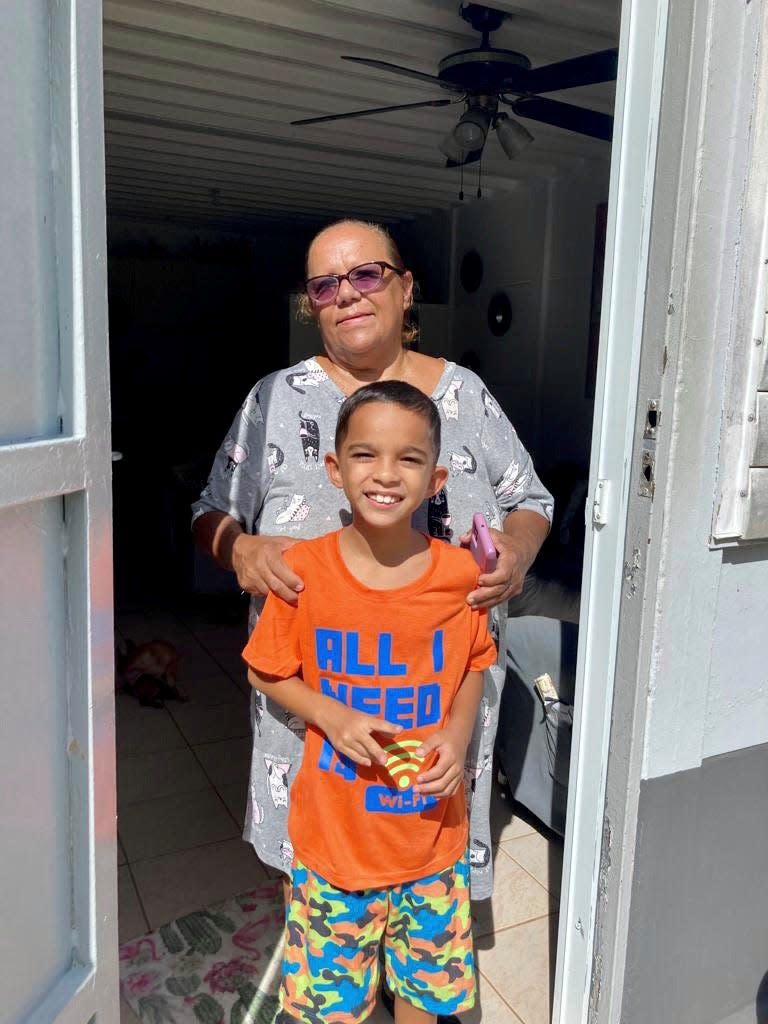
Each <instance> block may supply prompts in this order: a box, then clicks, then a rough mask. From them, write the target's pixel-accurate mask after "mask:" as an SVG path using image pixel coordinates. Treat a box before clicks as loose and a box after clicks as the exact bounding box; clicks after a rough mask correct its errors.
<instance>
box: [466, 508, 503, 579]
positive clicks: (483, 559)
mask: <svg viewBox="0 0 768 1024" xmlns="http://www.w3.org/2000/svg"><path fill="white" fill-rule="evenodd" d="M469 550H470V551H471V552H472V557H473V558H474V560H475V561H476V562H477V564H478V565H479V566H480V571H481V572H493V570H494V569H495V568H496V557H497V555H498V552H497V551H496V548H495V547H494V546H493V541H492V540H491V531H490V530H489V529H488V523H487V522H486V521H485V516H484V515H483V513H482V512H475V514H474V515H473V516H472V536H471V537H470V540H469Z"/></svg>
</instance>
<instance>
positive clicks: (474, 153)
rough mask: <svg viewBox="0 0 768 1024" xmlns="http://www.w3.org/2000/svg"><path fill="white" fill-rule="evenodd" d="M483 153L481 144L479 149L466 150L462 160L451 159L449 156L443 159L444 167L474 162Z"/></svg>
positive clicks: (463, 165) (464, 165)
mask: <svg viewBox="0 0 768 1024" xmlns="http://www.w3.org/2000/svg"><path fill="white" fill-rule="evenodd" d="M482 155H483V146H480V148H479V149H470V150H467V153H466V155H465V157H464V159H463V160H452V159H451V158H450V157H448V159H447V160H446V161H445V166H446V167H466V166H467V164H476V163H477V161H478V160H479V159H480V157H481V156H482Z"/></svg>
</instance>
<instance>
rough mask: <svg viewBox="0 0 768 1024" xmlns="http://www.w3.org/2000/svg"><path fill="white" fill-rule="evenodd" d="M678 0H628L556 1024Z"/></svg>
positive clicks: (577, 881)
mask: <svg viewBox="0 0 768 1024" xmlns="http://www.w3.org/2000/svg"><path fill="white" fill-rule="evenodd" d="M667 19H668V0H623V2H622V10H621V39H620V46H619V71H618V77H617V81H616V109H615V127H614V138H613V150H612V154H611V181H610V191H609V203H608V230H607V237H606V251H605V276H604V281H603V303H602V318H601V331H600V354H599V363H598V375H597V388H596V396H595V419H594V426H593V436H592V453H591V463H590V467H591V468H590V486H589V498H588V500H587V508H586V516H587V542H586V545H585V552H584V577H583V581H582V605H581V622H580V627H579V653H578V669H577V679H576V693H577V700H576V707H575V714H574V723H573V742H572V752H571V774H570V779H571V784H570V786H569V791H568V810H567V818H566V835H565V851H564V864H563V883H562V884H563V890H562V891H563V897H562V903H561V912H560V927H559V936H558V953H557V974H556V979H555V993H554V1008H553V1014H552V1020H553V1022H554V1024H577V1022H578V1024H581V1022H585V1021H587V1019H588V1015H589V997H590V985H591V971H592V969H593V968H594V966H595V965H594V964H593V957H592V952H593V947H594V925H595V909H596V907H597V888H598V877H599V871H600V853H601V847H602V840H603V808H604V803H605V782H606V765H607V761H608V742H609V736H610V723H611V701H612V694H613V683H614V675H615V667H616V645H617V638H618V625H619V609H620V599H621V598H620V587H621V581H622V571H623V558H624V540H625V534H626V522H627V508H628V502H629V492H630V484H631V483H632V482H634V483H635V485H636V482H637V480H636V473H635V472H634V467H632V465H631V458H632V447H633V439H634V430H635V412H636V401H637V388H638V380H639V367H640V344H641V335H642V328H643V317H644V310H645V300H646V275H647V267H648V254H649V240H650V228H651V207H652V196H653V188H654V175H655V166H656V143H657V136H658V125H659V116H660V111H661V85H662V71H663V66H664V53H665V44H666V33H667Z"/></svg>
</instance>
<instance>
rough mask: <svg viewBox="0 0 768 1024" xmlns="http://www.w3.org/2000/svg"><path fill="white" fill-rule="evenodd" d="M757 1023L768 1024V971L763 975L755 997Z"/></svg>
mask: <svg viewBox="0 0 768 1024" xmlns="http://www.w3.org/2000/svg"><path fill="white" fill-rule="evenodd" d="M755 1015H756V1018H757V1024H768V971H766V973H765V974H764V975H763V980H762V981H761V982H760V987H759V988H758V990H757V997H756V999H755Z"/></svg>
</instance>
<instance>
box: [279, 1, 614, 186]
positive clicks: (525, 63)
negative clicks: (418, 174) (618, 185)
mask: <svg viewBox="0 0 768 1024" xmlns="http://www.w3.org/2000/svg"><path fill="white" fill-rule="evenodd" d="M459 14H460V15H461V17H462V18H463V19H464V21H466V22H468V23H469V24H470V25H471V26H472V28H473V29H475V31H477V32H480V33H481V34H482V40H481V42H480V45H479V46H474V47H472V48H471V49H468V50H459V51H458V52H456V53H450V54H448V56H447V57H444V58H443V59H442V60H441V61H440V63H439V64H438V69H437V75H428V74H425V73H423V72H421V71H416V70H414V69H412V68H406V67H402V66H401V65H399V64H390V63H389V62H387V61H384V60H371V59H369V58H367V57H348V56H343V57H342V58H341V59H342V60H348V61H352V62H353V63H355V64H366V65H367V66H368V67H372V68H378V69H380V70H382V71H390V72H392V73H393V74H396V75H403V76H405V77H407V78H413V79H416V81H419V82H427V83H429V84H431V85H439V86H440V87H441V88H443V89H445V90H447V91H448V92H451V93H453V94H454V98H452V99H439V100H422V101H421V102H416V103H399V104H397V105H395V106H390V107H373V108H370V109H367V110H350V111H349V112H348V113H346V114H330V115H328V116H325V117H305V118H302V119H301V120H298V121H291V124H293V125H306V124H320V123H321V122H324V121H340V120H342V119H344V118H349V117H365V116H366V115H368V114H385V113H389V112H390V111H393V110H414V109H416V108H417V107H445V106H448V105H450V104H451V103H463V104H464V112H463V114H462V115H461V117H460V118H459V120H458V122H457V123H456V125H455V126H454V127H453V129H452V130H451V131H450V132H449V133H448V135H447V136H446V137H445V139H443V141H442V142H441V143H440V150H441V152H442V153H444V154H445V156H446V157H447V163H446V166H448V167H459V166H462V165H465V164H471V163H474V162H475V161H476V160H479V159H480V157H481V155H482V152H483V147H484V146H485V143H486V140H487V138H488V132H489V131H490V130H495V132H496V135H497V136H498V139H499V142H500V143H501V147H502V149H503V150H504V152H505V154H506V155H507V157H509V159H510V160H511V159H513V158H514V157H516V156H517V155H518V154H519V153H520V152H521V151H522V150H523V149H524V148H525V147H526V146H527V145H529V143H531V142H533V138H534V137H533V135H531V133H530V132H529V131H528V129H527V128H526V127H525V126H524V125H523V124H521V123H520V122H519V121H517V120H515V118H513V117H510V116H509V114H507V113H506V111H500V110H499V105H500V104H504V105H505V106H508V107H510V109H511V110H512V112H513V113H514V114H517V115H518V117H525V118H527V119H530V120H532V121H543V122H544V123H545V124H551V125H555V126H557V127H558V128H564V129H566V131H571V132H578V133H579V134H581V135H590V136H592V137H593V138H596V139H603V140H606V141H609V140H610V138H611V135H612V132H613V118H612V117H611V115H610V114H604V113H602V112H600V111H597V110H588V109H587V108H586V107H579V106H576V105H575V104H572V103H562V102H561V101H559V100H552V99H547V98H546V97H542V96H540V95H539V93H545V92H555V91H556V90H559V89H570V88H574V87H575V86H579V85H593V84H595V83H597V82H609V81H613V80H614V79H615V78H616V67H617V62H618V50H615V49H611V50H601V51H599V52H598V53H588V54H586V55H585V56H583V57H573V58H572V59H570V60H563V61H559V62H558V63H556V64H547V65H544V66H543V67H538V68H532V67H531V62H530V60H529V59H528V58H527V57H526V56H525V54H522V53H516V52H515V51H514V50H502V49H499V48H497V47H495V46H492V45H491V43H490V34H491V32H495V31H496V29H498V28H499V27H500V25H501V24H502V23H503V22H504V20H505V19H506V18H507V17H509V15H507V14H506V13H504V12H503V11H497V10H494V9H493V8H490V7H485V6H483V5H482V4H461V6H460V7H459Z"/></svg>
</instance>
